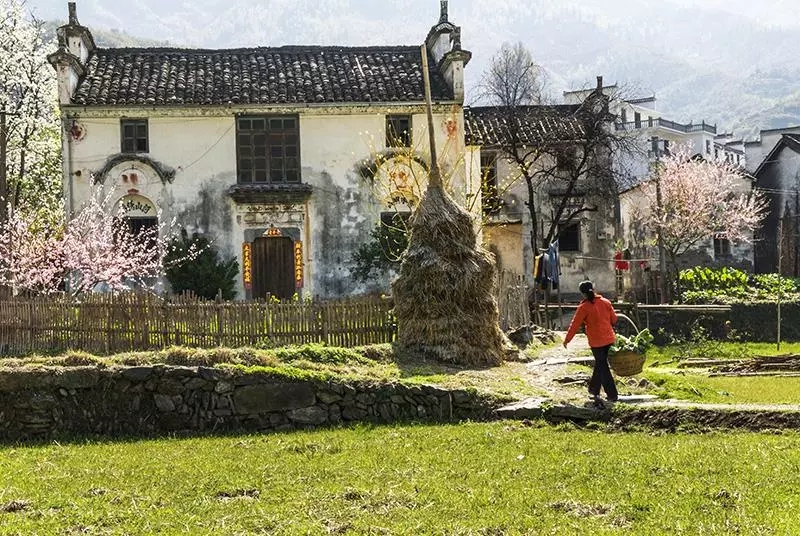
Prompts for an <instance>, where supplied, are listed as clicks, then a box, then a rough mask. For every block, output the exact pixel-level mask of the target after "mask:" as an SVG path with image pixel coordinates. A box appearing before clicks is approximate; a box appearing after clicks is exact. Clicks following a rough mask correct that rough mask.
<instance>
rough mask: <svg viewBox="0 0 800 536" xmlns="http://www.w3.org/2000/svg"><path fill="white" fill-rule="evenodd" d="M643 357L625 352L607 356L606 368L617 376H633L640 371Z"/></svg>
mask: <svg viewBox="0 0 800 536" xmlns="http://www.w3.org/2000/svg"><path fill="white" fill-rule="evenodd" d="M643 365H644V355H643V354H637V353H636V352H631V351H629V350H625V351H622V352H617V353H616V354H614V355H610V356H608V366H610V367H611V370H613V371H614V373H615V374H616V375H617V376H634V375H636V374H639V373H640V372H641V371H642V366H643Z"/></svg>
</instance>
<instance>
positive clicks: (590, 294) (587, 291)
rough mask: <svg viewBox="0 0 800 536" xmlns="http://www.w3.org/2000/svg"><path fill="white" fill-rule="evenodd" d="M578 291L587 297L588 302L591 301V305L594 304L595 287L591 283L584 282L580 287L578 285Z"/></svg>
mask: <svg viewBox="0 0 800 536" xmlns="http://www.w3.org/2000/svg"><path fill="white" fill-rule="evenodd" d="M578 290H579V291H580V293H581V294H583V295H584V296H586V299H587V300H589V301H590V302H591V303H594V297H595V296H594V285H593V284H592V282H591V281H588V280H587V281H583V282H582V283H581V284H580V285H578Z"/></svg>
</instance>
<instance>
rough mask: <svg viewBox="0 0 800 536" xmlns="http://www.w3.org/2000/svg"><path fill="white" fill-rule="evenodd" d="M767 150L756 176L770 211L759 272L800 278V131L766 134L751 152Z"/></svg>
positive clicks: (760, 238) (760, 239) (759, 248)
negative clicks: (764, 148)
mask: <svg viewBox="0 0 800 536" xmlns="http://www.w3.org/2000/svg"><path fill="white" fill-rule="evenodd" d="M773 139H774V140H775V141H774V142H773V141H772V140H773ZM764 146H767V147H769V148H770V150H769V152H766V153H761V154H763V155H764V156H763V159H761V160H760V164H759V165H758V167H757V168H756V169H755V170H754V171H753V174H754V175H755V178H756V185H757V187H758V188H759V190H761V191H762V192H763V193H764V195H765V196H766V197H767V199H768V202H769V211H768V214H767V217H766V218H765V220H764V224H763V225H762V228H761V229H760V230H759V232H758V234H757V241H756V252H755V271H756V272H757V273H777V272H779V273H781V274H782V275H785V276H789V277H800V248H799V247H798V246H799V245H800V127H793V128H788V129H780V130H779V131H776V130H772V131H762V134H761V138H760V140H759V142H756V143H748V151H750V150H752V151H753V152H754V153H755V154H759V153H760V151H759V150H760V149H762V148H763V147H764Z"/></svg>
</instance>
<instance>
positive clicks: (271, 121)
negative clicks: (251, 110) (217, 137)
mask: <svg viewBox="0 0 800 536" xmlns="http://www.w3.org/2000/svg"><path fill="white" fill-rule="evenodd" d="M236 166H237V173H238V181H239V182H240V183H254V182H255V183H273V184H296V183H299V182H300V127H299V121H298V119H297V117H295V116H242V117H238V118H237V120H236Z"/></svg>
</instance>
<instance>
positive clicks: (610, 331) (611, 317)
mask: <svg viewBox="0 0 800 536" xmlns="http://www.w3.org/2000/svg"><path fill="white" fill-rule="evenodd" d="M578 290H580V292H581V294H582V295H583V300H582V301H581V303H580V305H578V310H577V311H575V316H573V317H572V322H570V324H569V330H567V337H566V338H565V339H564V348H566V347H567V344H569V342H570V341H571V340H572V338H573V337H574V336H575V333H577V331H578V328H580V327H581V326H586V338H587V339H589V346H590V347H591V349H592V354H593V355H594V372H592V379H591V380H589V394H590V395H592V396H593V397H595V399H596V398H597V397H599V396H600V386H601V385H602V387H603V390H604V391H605V392H606V397H608V400H609V401H610V402H615V401H616V400H617V397H618V394H617V386H616V384H615V383H614V377H613V376H611V370H610V369H609V368H608V350H609V349H610V348H611V345H612V344H614V341H615V339H616V335H615V334H614V325H615V324H616V323H617V313H615V312H614V306H613V305H612V304H611V302H610V301H608V300H607V299H605V298H604V297H602V296H601V295H599V294H595V292H594V285H592V282H591V281H584V282H583V283H581V284H580V285H579V286H578Z"/></svg>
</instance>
